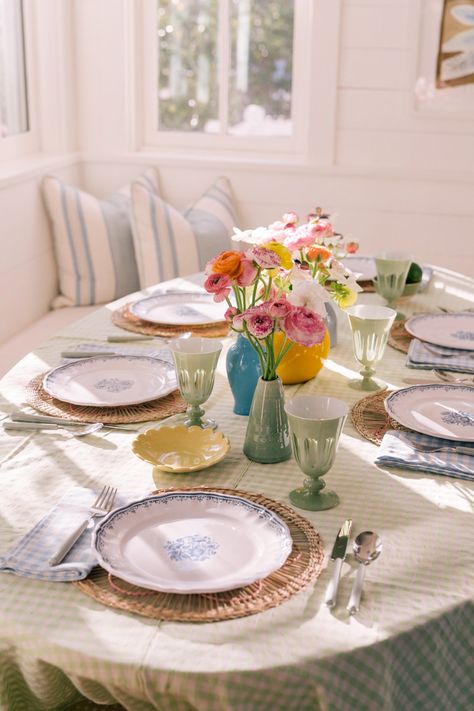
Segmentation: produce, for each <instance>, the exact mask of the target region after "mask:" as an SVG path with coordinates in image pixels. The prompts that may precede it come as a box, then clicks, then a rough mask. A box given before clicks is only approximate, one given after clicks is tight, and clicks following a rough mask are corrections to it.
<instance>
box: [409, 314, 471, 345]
mask: <svg viewBox="0 0 474 711" xmlns="http://www.w3.org/2000/svg"><path fill="white" fill-rule="evenodd" d="M405 329H406V330H407V331H408V333H410V334H411V335H412V336H414V337H415V338H419V339H420V341H427V342H428V343H433V344H434V345H436V346H444V347H445V348H456V349H458V350H466V351H474V313H470V312H468V311H460V312H458V313H448V314H419V315H418V316H412V318H409V319H408V321H407V322H406V323H405Z"/></svg>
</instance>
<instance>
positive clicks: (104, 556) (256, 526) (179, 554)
mask: <svg viewBox="0 0 474 711" xmlns="http://www.w3.org/2000/svg"><path fill="white" fill-rule="evenodd" d="M92 545H93V547H94V548H95V551H96V553H97V557H98V562H99V563H100V565H101V566H102V567H103V568H105V570H108V571H109V573H112V575H116V576H117V577H119V578H122V579H123V580H126V581H127V582H129V583H132V584H133V585H139V586H140V587H145V588H150V589H151V590H160V591H164V592H174V593H202V592H221V591H223V590H233V589H234V588H239V587H242V586H244V585H250V584H251V583H253V582H255V581H256V580H260V579H261V578H265V577H266V576H267V575H270V573H272V572H273V571H275V570H277V569H278V568H280V567H281V566H282V565H283V563H284V562H285V560H286V559H287V557H288V555H289V554H290V552H291V548H292V539H291V534H290V532H289V530H288V527H287V525H286V524H285V523H284V522H283V521H282V520H281V519H280V518H279V517H278V516H277V515H276V514H274V513H273V512H272V511H269V510H268V509H266V508H265V507H263V506H260V505H258V504H254V503H252V502H251V501H247V500H246V499H242V498H240V497H239V496H230V495H227V494H218V493H213V492H205V491H198V492H181V493H175V492H173V493H169V494H161V495H159V496H152V497H149V498H146V499H142V500H140V501H136V502H134V503H132V504H129V505H127V506H123V507H121V508H119V509H116V510H115V511H113V512H112V513H111V514H109V515H108V516H106V518H104V519H103V520H102V521H101V523H100V524H99V525H98V527H97V529H96V531H95V534H94V537H93V541H92Z"/></svg>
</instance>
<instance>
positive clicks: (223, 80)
mask: <svg viewBox="0 0 474 711" xmlns="http://www.w3.org/2000/svg"><path fill="white" fill-rule="evenodd" d="M230 42H231V37H230V0H219V17H218V45H217V47H218V49H217V62H218V70H217V71H218V78H219V80H218V86H219V133H220V134H221V135H222V134H223V135H226V134H227V130H228V126H229V75H230Z"/></svg>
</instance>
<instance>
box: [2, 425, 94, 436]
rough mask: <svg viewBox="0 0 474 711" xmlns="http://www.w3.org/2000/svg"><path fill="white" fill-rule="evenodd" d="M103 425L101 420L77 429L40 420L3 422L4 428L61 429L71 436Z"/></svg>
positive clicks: (88, 431) (83, 434)
mask: <svg viewBox="0 0 474 711" xmlns="http://www.w3.org/2000/svg"><path fill="white" fill-rule="evenodd" d="M103 426H104V425H103V424H102V422H93V423H92V424H90V425H86V426H85V427H78V428H77V429H72V428H69V427H67V428H66V427H63V426H61V425H52V424H44V423H42V422H4V424H3V429H4V430H7V431H9V430H62V431H63V432H67V433H68V434H70V435H72V436H73V437H85V436H86V435H90V434H92V433H93V432H97V431H98V430H101V429H102V427H103Z"/></svg>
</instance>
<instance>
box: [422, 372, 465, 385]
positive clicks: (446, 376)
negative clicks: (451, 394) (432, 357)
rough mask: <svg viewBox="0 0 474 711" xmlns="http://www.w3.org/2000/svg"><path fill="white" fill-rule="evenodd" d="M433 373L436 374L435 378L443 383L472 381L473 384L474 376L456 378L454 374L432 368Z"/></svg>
mask: <svg viewBox="0 0 474 711" xmlns="http://www.w3.org/2000/svg"><path fill="white" fill-rule="evenodd" d="M432 372H433V373H434V375H436V377H437V378H439V379H440V380H442V381H443V382H444V383H473V384H474V378H469V377H466V378H458V377H457V376H455V375H452V374H451V373H446V372H445V371H444V370H433V371H432Z"/></svg>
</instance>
